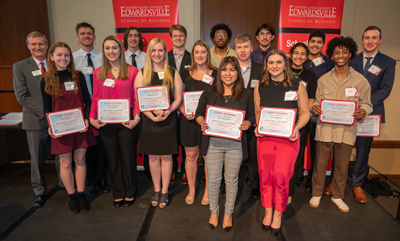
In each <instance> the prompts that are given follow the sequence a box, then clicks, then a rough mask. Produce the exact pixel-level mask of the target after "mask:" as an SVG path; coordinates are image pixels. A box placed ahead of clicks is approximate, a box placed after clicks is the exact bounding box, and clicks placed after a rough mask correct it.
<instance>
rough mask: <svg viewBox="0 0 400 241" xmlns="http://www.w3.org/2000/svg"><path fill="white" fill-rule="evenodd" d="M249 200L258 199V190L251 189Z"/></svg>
mask: <svg viewBox="0 0 400 241" xmlns="http://www.w3.org/2000/svg"><path fill="white" fill-rule="evenodd" d="M251 198H252V199H254V200H258V199H260V188H255V189H251Z"/></svg>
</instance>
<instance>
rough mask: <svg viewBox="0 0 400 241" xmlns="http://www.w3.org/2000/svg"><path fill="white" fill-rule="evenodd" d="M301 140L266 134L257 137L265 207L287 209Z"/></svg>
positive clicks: (262, 199)
mask: <svg viewBox="0 0 400 241" xmlns="http://www.w3.org/2000/svg"><path fill="white" fill-rule="evenodd" d="M299 148H300V140H299V139H297V140H296V141H294V142H291V141H289V139H286V138H279V137H269V136H264V137H261V138H258V139H257V160H258V171H259V174H260V193H261V203H262V205H263V206H264V207H265V208H272V206H273V202H275V210H276V211H278V212H284V211H286V204H287V199H288V196H289V180H290V178H291V177H292V176H293V170H294V163H295V162H296V159H297V156H298V154H299Z"/></svg>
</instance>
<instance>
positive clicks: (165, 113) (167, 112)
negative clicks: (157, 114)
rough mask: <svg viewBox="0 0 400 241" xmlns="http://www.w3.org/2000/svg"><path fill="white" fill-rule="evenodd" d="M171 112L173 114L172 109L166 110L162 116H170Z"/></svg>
mask: <svg viewBox="0 0 400 241" xmlns="http://www.w3.org/2000/svg"><path fill="white" fill-rule="evenodd" d="M169 114H171V110H164V111H163V115H162V116H163V117H165V116H169Z"/></svg>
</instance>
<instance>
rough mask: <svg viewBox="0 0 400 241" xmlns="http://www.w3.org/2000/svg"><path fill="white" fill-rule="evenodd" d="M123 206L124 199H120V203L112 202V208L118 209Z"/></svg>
mask: <svg viewBox="0 0 400 241" xmlns="http://www.w3.org/2000/svg"><path fill="white" fill-rule="evenodd" d="M123 204H124V199H122V200H121V201H115V200H114V206H115V207H117V208H119V207H121V206H122V205H123Z"/></svg>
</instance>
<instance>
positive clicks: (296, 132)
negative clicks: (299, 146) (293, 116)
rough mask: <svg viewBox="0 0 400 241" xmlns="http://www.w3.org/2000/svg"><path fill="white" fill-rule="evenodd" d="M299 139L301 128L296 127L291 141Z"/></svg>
mask: <svg viewBox="0 0 400 241" xmlns="http://www.w3.org/2000/svg"><path fill="white" fill-rule="evenodd" d="M298 138H299V127H298V126H294V129H293V135H292V136H291V137H290V138H289V141H296V140H297V139H298Z"/></svg>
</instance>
